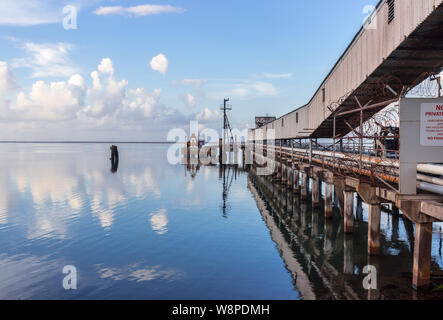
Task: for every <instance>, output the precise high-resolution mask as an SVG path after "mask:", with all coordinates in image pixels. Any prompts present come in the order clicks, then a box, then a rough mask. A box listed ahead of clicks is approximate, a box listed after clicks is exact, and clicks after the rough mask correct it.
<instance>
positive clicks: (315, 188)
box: [312, 177, 320, 208]
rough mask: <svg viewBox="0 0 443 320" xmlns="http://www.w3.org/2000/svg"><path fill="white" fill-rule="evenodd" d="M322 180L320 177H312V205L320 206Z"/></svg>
mask: <svg viewBox="0 0 443 320" xmlns="http://www.w3.org/2000/svg"><path fill="white" fill-rule="evenodd" d="M319 187H320V182H319V179H318V177H314V178H312V206H313V207H314V208H318V207H319V205H320V194H319V193H320V192H319Z"/></svg>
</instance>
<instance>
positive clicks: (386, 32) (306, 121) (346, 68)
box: [267, 0, 443, 139]
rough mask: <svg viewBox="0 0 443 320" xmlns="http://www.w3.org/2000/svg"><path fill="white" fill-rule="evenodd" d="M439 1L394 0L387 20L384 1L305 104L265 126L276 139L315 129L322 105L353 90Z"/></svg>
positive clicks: (324, 110) (323, 115)
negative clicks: (389, 19) (274, 132)
mask: <svg viewBox="0 0 443 320" xmlns="http://www.w3.org/2000/svg"><path fill="white" fill-rule="evenodd" d="M442 2H443V0H396V1H395V18H394V20H393V21H392V22H391V23H388V3H387V2H386V1H384V3H382V4H381V5H380V7H379V9H378V12H377V13H376V14H374V16H373V19H372V21H371V23H370V24H369V26H368V27H367V28H366V29H365V30H361V34H360V36H359V37H357V38H356V39H355V40H354V42H353V43H352V44H351V46H350V47H349V48H348V50H347V52H346V53H345V55H344V56H343V57H342V59H341V60H339V62H338V63H337V65H336V66H335V68H334V69H333V70H332V72H331V73H330V75H329V76H328V77H327V78H326V79H325V81H324V83H323V84H322V86H321V87H320V88H319V90H318V91H317V92H316V94H315V95H314V97H313V98H312V100H311V101H310V102H309V104H308V105H307V106H306V107H303V108H301V109H299V110H297V111H294V112H292V113H290V114H288V115H286V116H284V117H283V118H280V119H277V120H276V121H275V122H274V123H271V124H268V125H267V127H268V128H272V127H273V129H275V130H276V139H288V138H295V137H303V136H309V133H307V132H308V131H309V130H308V131H307V129H311V130H312V129H315V128H317V127H318V126H319V125H320V124H321V123H322V122H323V121H324V120H325V119H326V118H327V117H328V116H329V115H330V114H331V111H329V110H328V109H327V108H326V106H328V105H330V104H331V103H333V102H334V101H337V100H339V99H340V98H341V97H343V96H344V95H345V94H348V93H351V92H353V91H354V90H356V89H357V88H358V87H359V86H360V85H361V84H362V83H363V82H364V81H365V80H366V79H367V78H368V76H369V75H370V74H371V73H372V72H374V71H375V70H376V68H377V67H378V66H379V65H380V64H381V63H382V62H383V60H384V59H386V58H387V57H388V56H389V55H390V54H391V53H392V52H393V51H394V50H395V49H396V48H397V47H398V46H399V45H400V44H401V43H402V42H403V40H404V39H405V38H406V37H408V36H409V35H410V34H411V33H412V32H413V31H414V30H415V29H416V28H417V27H418V26H419V25H420V24H421V23H422V22H423V21H424V20H425V19H426V17H428V16H429V14H430V13H432V11H433V10H434V9H435V8H436V7H437V6H439V5H440V4H441V3H442ZM323 88H324V89H325V101H323V91H322V89H323ZM297 113H298V123H297V121H296V114H297ZM282 119H284V121H283V123H282ZM282 124H284V125H283V126H282Z"/></svg>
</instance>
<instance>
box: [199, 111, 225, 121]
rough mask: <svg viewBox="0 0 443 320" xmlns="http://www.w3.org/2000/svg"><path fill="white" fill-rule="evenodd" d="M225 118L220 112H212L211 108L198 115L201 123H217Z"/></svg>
mask: <svg viewBox="0 0 443 320" xmlns="http://www.w3.org/2000/svg"><path fill="white" fill-rule="evenodd" d="M222 118H223V115H222V113H221V112H220V111H218V110H216V109H214V110H211V109H209V108H205V109H204V110H203V111H201V112H200V113H198V114H197V115H196V119H197V120H198V121H200V122H208V123H210V122H217V121H220V120H221V119H222Z"/></svg>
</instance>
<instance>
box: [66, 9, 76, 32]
mask: <svg viewBox="0 0 443 320" xmlns="http://www.w3.org/2000/svg"><path fill="white" fill-rule="evenodd" d="M77 15H78V10H77V7H75V6H72V5H67V6H65V7H64V8H63V29H65V30H76V29H77V27H78V26H77Z"/></svg>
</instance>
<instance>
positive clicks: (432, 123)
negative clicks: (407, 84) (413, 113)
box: [420, 102, 443, 147]
mask: <svg viewBox="0 0 443 320" xmlns="http://www.w3.org/2000/svg"><path fill="white" fill-rule="evenodd" d="M420 120H421V130H420V144H421V145H422V146H430V147H441V146H443V104H442V103H441V102H440V103H423V104H422V105H421V118H420Z"/></svg>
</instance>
